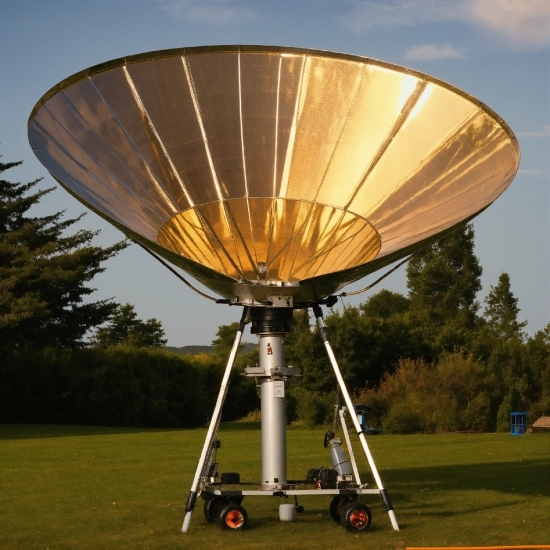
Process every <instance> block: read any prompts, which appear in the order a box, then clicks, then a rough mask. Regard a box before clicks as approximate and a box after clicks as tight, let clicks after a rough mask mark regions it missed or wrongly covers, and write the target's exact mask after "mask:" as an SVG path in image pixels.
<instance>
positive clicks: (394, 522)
mask: <svg viewBox="0 0 550 550" xmlns="http://www.w3.org/2000/svg"><path fill="white" fill-rule="evenodd" d="M312 309H313V313H314V315H315V319H316V320H317V326H318V327H319V333H320V334H321V338H322V339H323V342H324V344H325V347H326V349H327V353H328V357H329V359H330V362H331V364H332V368H333V369H334V374H335V375H336V379H337V380H338V384H339V386H340V390H341V391H342V395H343V396H344V401H345V402H346V406H347V408H348V410H349V411H350V416H351V420H352V422H353V426H354V428H355V431H356V432H357V435H358V436H359V441H361V445H362V447H363V450H364V451H365V455H366V457H367V461H368V463H369V466H370V469H371V471H372V475H373V477H374V480H375V481H376V486H377V487H378V490H379V491H380V495H381V496H382V500H383V501H384V505H385V507H386V511H387V512H388V516H389V517H390V521H391V524H392V527H393V528H394V530H395V531H399V525H398V523H397V519H396V518H395V513H394V511H393V506H392V503H391V500H390V497H389V495H388V492H387V491H386V489H384V486H383V485H382V480H381V479H380V476H379V475H378V470H377V469H376V465H375V464H374V459H373V458H372V455H371V452H370V449H369V446H368V444H367V440H366V439H365V434H364V433H363V429H362V428H361V425H360V424H359V420H357V415H355V414H352V411H354V410H355V408H354V407H353V402H352V401H351V397H350V396H349V393H348V390H347V388H346V384H345V382H344V379H343V378H342V373H341V372H340V368H339V367H338V363H337V361H336V357H335V356H334V352H333V351H332V347H331V345H330V343H329V341H328V338H327V334H326V332H325V323H324V322H323V311H322V310H321V306H320V305H319V304H315V305H314V306H313V308H312Z"/></svg>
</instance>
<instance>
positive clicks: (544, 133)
mask: <svg viewBox="0 0 550 550" xmlns="http://www.w3.org/2000/svg"><path fill="white" fill-rule="evenodd" d="M517 135H518V137H549V136H550V124H545V125H544V126H543V127H542V128H541V129H540V130H533V131H531V132H518V134H517Z"/></svg>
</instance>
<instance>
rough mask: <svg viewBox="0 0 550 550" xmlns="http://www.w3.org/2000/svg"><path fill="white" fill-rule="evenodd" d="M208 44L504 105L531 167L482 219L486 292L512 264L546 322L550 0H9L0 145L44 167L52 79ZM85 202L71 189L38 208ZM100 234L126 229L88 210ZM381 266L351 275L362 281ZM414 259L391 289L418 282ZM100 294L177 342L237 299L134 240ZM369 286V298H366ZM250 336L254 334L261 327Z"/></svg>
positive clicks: (31, 171)
mask: <svg viewBox="0 0 550 550" xmlns="http://www.w3.org/2000/svg"><path fill="white" fill-rule="evenodd" d="M205 44H273V45H281V46H296V47H308V48H317V49H323V50H334V51H340V52H346V53H351V54H357V55H364V56H367V57H373V58H377V59H382V60H385V61H390V62H393V63H397V64H400V65H405V66H408V67H411V68H413V69H416V70H419V71H423V72H425V73H428V74H430V75H433V76H436V77H438V78H440V79H443V80H445V81H447V82H450V83H451V84H454V85H455V86H458V87H459V88H462V89H463V90H465V91H467V92H468V93H470V94H472V95H474V96H475V97H477V98H478V99H480V100H481V101H483V102H484V103H486V104H487V105H489V106H490V107H491V108H492V109H494V110H495V111H496V112H497V113H498V114H499V115H500V116H502V118H504V120H505V121H506V122H507V123H508V124H509V125H510V126H511V128H512V129H513V131H514V132H515V133H516V135H517V137H518V139H519V143H520V147H521V151H522V162H521V166H520V171H519V173H518V175H517V176H516V179H515V180H514V182H513V183H512V185H511V186H510V188H509V189H508V190H507V191H506V192H505V193H504V195H503V196H502V197H500V198H499V199H498V200H497V201H496V202H495V203H494V204H493V205H492V206H491V207H490V208H489V209H488V210H487V211H486V212H484V213H483V214H482V215H481V216H480V217H479V218H477V219H476V221H475V223H474V227H475V230H476V253H477V255H478V256H479V258H480V261H481V264H482V266H483V276H482V284H483V290H482V292H481V293H480V295H479V299H480V301H482V300H483V298H484V296H485V295H486V294H487V292H488V291H489V288H490V285H492V284H493V285H494V284H496V282H497V279H498V276H499V274H500V273H501V272H503V271H505V272H507V273H509V274H510V277H511V282H512V290H513V292H514V293H515V295H516V296H517V297H518V298H519V301H520V302H519V306H520V308H521V313H520V317H521V319H522V320H528V321H529V325H528V327H527V328H528V331H529V332H530V333H533V332H535V331H536V330H538V329H541V328H543V327H544V326H545V325H546V324H547V323H548V322H549V321H550V245H549V241H550V216H549V214H550V2H549V1H548V0H387V1H375V0H356V1H351V0H295V1H290V0H283V1H276V0H271V1H264V0H256V1H250V0H249V1H246V0H242V1H240V0H203V1H199V0H94V1H91V0H90V1H84V0H2V1H1V2H0V107H1V108H0V154H1V155H3V159H2V160H3V161H4V162H6V161H12V160H24V165H23V166H22V167H21V168H18V169H14V170H11V171H10V172H8V173H7V176H8V178H9V179H11V180H12V181H14V180H15V181H28V180H33V179H36V178H39V177H44V180H43V182H42V184H41V185H43V186H47V187H51V186H54V185H55V183H54V181H53V180H52V178H51V177H50V176H49V175H48V174H47V173H46V171H45V169H44V168H43V167H42V165H41V164H40V163H39V162H38V161H37V160H36V158H35V157H34V155H33V153H32V151H31V149H30V147H29V145H28V141H27V135H26V124H27V118H28V116H29V114H30V111H31V109H32V107H33V106H34V104H35V103H36V101H37V100H38V99H39V98H40V97H41V96H42V95H43V94H44V93H45V92H46V91H47V90H48V89H49V88H50V87H51V86H53V85H54V84H56V83H57V82H59V81H60V80H62V79H64V78H66V77H67V76H69V75H71V74H73V73H75V72H77V71H79V70H81V69H84V68H86V67H89V66H91V65H94V64H97V63H100V62H103V61H107V60H109V59H114V58H117V57H122V56H124V55H131V54H135V53H140V52H146V51H151V50H159V49H165V48H175V47H183V46H200V45H205ZM58 210H66V211H67V215H69V216H76V215H78V214H79V213H81V212H82V211H83V207H82V205H80V204H79V203H77V202H76V201H75V200H74V199H72V198H71V197H70V196H69V195H68V194H67V193H66V192H64V191H63V190H56V191H55V192H53V193H50V195H48V196H47V197H46V198H44V200H43V201H42V203H41V205H40V207H39V208H38V211H39V213H40V214H44V213H47V212H52V211H58ZM81 226H82V227H86V228H90V229H101V230H102V232H101V235H100V236H99V237H98V239H97V242H98V243H100V244H107V243H112V242H115V241H116V240H119V239H120V238H121V234H120V233H118V232H117V231H116V230H115V229H113V228H111V227H110V226H109V225H108V224H107V223H105V222H104V221H102V220H101V219H99V218H98V217H97V216H95V215H94V214H92V213H90V214H89V215H87V216H86V217H85V219H84V220H83V221H82V222H81ZM374 278H376V275H375V276H371V277H370V278H367V279H365V280H364V281H361V282H360V283H357V284H355V285H352V286H350V287H349V289H350V290H352V289H354V288H361V287H362V286H366V284H368V283H370V282H372V280H374ZM405 283H406V278H405V274H404V267H403V268H400V270H399V271H397V272H396V273H394V274H393V275H391V276H390V277H388V278H387V279H386V280H385V281H384V282H383V283H382V284H381V285H380V286H379V287H377V288H376V289H375V290H379V289H381V288H384V287H385V288H389V289H391V290H395V291H399V292H403V293H405V292H406V284H405ZM94 286H95V287H97V292H96V295H95V296H96V297H97V298H107V297H114V298H115V299H116V300H117V301H119V302H122V303H125V302H130V303H132V304H134V305H135V307H136V311H137V313H138V315H139V316H140V317H142V318H144V319H145V318H150V317H156V318H157V319H160V320H161V321H162V323H163V326H164V328H165V330H166V333H167V336H168V338H169V344H171V345H177V346H181V345H188V344H208V343H210V341H211V340H212V338H213V337H214V334H215V332H216V328H217V326H218V325H220V324H225V323H229V322H231V321H233V320H236V319H237V318H238V317H239V315H240V312H239V311H238V310H237V309H236V308H230V307H227V306H220V305H214V304H212V303H211V302H208V301H206V300H204V299H202V298H200V297H199V296H197V295H195V294H194V293H192V292H191V291H189V290H188V289H187V288H186V287H184V286H183V285H182V284H181V283H180V282H179V281H178V280H177V279H176V278H175V277H174V276H173V275H172V274H170V273H169V272H168V271H167V270H166V269H165V268H163V267H162V266H160V265H157V264H156V263H155V262H154V260H151V259H150V257H149V256H147V255H146V254H145V252H143V251H141V250H140V249H138V248H137V247H136V246H132V247H130V248H129V249H127V250H126V251H124V252H123V253H122V254H120V255H119V256H118V257H117V258H115V259H112V260H110V262H109V263H108V269H107V271H106V273H104V274H102V275H100V276H98V277H97V278H96V279H95V280H94ZM367 297H368V294H363V295H360V296H358V297H357V298H356V299H355V300H354V301H352V300H351V299H350V300H349V301H348V303H352V304H357V303H359V302H360V301H363V300H364V299H366V298H367ZM246 339H247V340H250V341H253V337H252V336H251V335H247V336H246Z"/></svg>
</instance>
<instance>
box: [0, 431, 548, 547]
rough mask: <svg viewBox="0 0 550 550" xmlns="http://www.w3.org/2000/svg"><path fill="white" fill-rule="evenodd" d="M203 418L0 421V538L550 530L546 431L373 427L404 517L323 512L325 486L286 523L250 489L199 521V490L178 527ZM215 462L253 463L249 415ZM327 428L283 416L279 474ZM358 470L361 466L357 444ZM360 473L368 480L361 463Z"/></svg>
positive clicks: (186, 540) (367, 542)
mask: <svg viewBox="0 0 550 550" xmlns="http://www.w3.org/2000/svg"><path fill="white" fill-rule="evenodd" d="M204 435H205V430H203V429H197V430H132V429H114V428H93V427H83V426H10V425H7V426H0V472H1V477H0V548H2V549H5V548H25V549H27V548H28V549H31V548H41V549H45V548H51V549H62V548H70V549H79V548H94V549H95V548H178V549H187V548H193V549H202V548H239V549H250V548H262V549H277V550H282V549H284V548H297V549H301V548H329V549H331V550H332V549H340V548H351V547H354V546H357V547H360V548H371V549H377V550H384V549H398V548H405V547H406V546H422V545H428V546H430V545H431V546H435V545H457V546H459V545H474V544H475V545H491V544H493V545H496V544H510V545H511V544H546V543H548V542H550V458H549V457H550V437H549V435H548V434H527V435H526V436H523V437H512V436H510V435H508V434H483V435H465V434H444V435H412V436H389V435H384V436H378V437H373V438H370V439H369V443H370V445H371V449H372V452H373V455H374V459H375V461H376V463H377V465H378V468H379V470H380V474H381V477H382V480H383V481H384V483H385V485H386V487H387V489H388V491H389V494H390V496H391V498H392V501H393V504H394V508H395V512H396V516H397V520H398V521H399V524H400V526H401V531H399V532H394V531H393V530H392V528H391V525H390V522H389V519H388V516H387V514H386V512H385V510H384V508H383V505H382V502H381V499H380V498H379V497H373V496H369V497H363V499H362V500H363V501H364V502H366V503H367V504H368V505H369V506H370V507H371V509H372V512H373V523H372V528H371V530H370V531H369V532H368V533H365V534H361V535H355V534H350V533H348V532H346V531H345V530H343V529H342V528H341V527H339V526H337V525H336V524H335V523H334V522H333V521H332V520H331V519H330V516H329V512H328V505H329V501H330V498H329V497H324V496H323V497H322V496H319V497H308V498H303V499H301V500H300V504H302V505H303V506H304V507H305V512H304V514H302V515H298V516H297V521H296V522H295V523H281V522H279V520H278V506H279V504H280V503H281V502H283V500H282V499H281V498H272V497H262V498H250V497H249V498H247V499H245V501H244V505H245V507H246V509H247V511H248V514H249V518H250V519H249V528H248V529H247V530H246V531H243V532H240V533H226V532H222V531H220V530H219V529H218V528H217V527H215V526H213V525H212V524H209V523H207V522H206V521H205V519H204V517H203V514H202V501H199V505H200V507H197V509H196V511H195V514H194V516H193V519H192V522H191V527H190V530H189V533H187V534H183V533H180V532H179V529H180V527H181V523H182V519H183V508H184V502H185V499H186V497H187V493H188V491H189V487H190V484H191V480H192V477H193V474H194V470H195V467H196V463H197V460H198V456H199V453H200V448H201V446H202V442H203V438H204ZM220 439H221V441H222V448H221V449H220V451H219V455H218V459H219V462H220V467H221V470H222V471H238V472H240V473H241V479H242V480H258V479H259V477H260V452H259V450H260V433H259V429H258V424H254V423H234V424H226V425H223V426H222V430H221V433H220ZM322 441H323V431H322V430H304V429H289V430H288V469H289V471H288V476H289V478H303V477H304V475H305V473H306V472H307V470H308V469H309V468H312V467H320V466H327V465H329V463H330V459H329V455H328V452H327V451H326V449H324V448H323V444H322ZM360 458H361V460H360V470H361V471H362V472H367V470H368V468H367V465H366V461H365V460H364V459H362V457H360ZM364 475H365V480H366V481H369V482H371V479H370V476H369V475H367V474H366V473H365V474H364Z"/></svg>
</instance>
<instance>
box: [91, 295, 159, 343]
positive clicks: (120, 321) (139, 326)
mask: <svg viewBox="0 0 550 550" xmlns="http://www.w3.org/2000/svg"><path fill="white" fill-rule="evenodd" d="M93 341H94V342H95V343H96V344H97V345H100V346H107V347H108V346H117V345H125V346H133V347H137V348H160V347H163V346H164V345H165V344H166V342H167V341H168V340H166V338H164V329H163V328H162V324H161V322H160V321H158V320H157V319H154V318H152V319H147V321H145V322H144V321H142V320H141V319H138V316H137V313H136V312H135V310H134V306H132V305H131V304H126V305H124V306H120V305H119V306H117V308H116V310H115V311H114V313H113V314H112V315H111V317H110V320H109V323H108V324H107V325H106V326H104V327H100V328H98V329H97V331H96V333H95V335H94V338H93Z"/></svg>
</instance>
